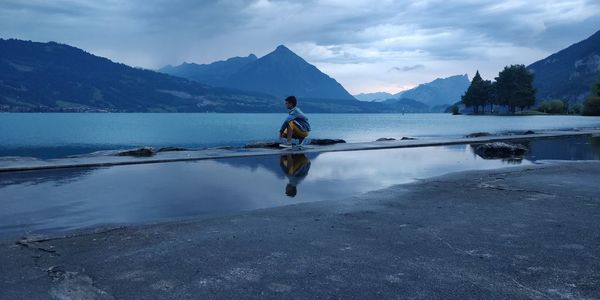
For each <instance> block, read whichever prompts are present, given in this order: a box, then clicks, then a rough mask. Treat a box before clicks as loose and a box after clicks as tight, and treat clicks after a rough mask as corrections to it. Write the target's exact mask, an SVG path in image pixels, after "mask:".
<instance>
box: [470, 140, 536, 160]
mask: <svg viewBox="0 0 600 300" xmlns="http://www.w3.org/2000/svg"><path fill="white" fill-rule="evenodd" d="M527 151H528V149H527V147H525V146H523V145H520V144H509V143H504V142H494V143H486V144H483V145H479V146H477V147H476V148H475V153H476V154H477V155H479V156H481V157H482V158H484V159H494V158H511V157H518V156H522V155H524V154H525V153H527Z"/></svg>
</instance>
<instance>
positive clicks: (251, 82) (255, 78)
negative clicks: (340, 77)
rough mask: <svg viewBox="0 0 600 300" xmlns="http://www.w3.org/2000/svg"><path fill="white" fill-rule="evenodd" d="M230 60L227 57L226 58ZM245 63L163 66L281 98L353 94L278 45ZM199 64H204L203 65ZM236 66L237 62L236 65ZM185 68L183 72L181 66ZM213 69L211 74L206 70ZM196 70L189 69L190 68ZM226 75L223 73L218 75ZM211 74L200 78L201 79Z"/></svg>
mask: <svg viewBox="0 0 600 300" xmlns="http://www.w3.org/2000/svg"><path fill="white" fill-rule="evenodd" d="M225 62H229V60H227V61H225ZM244 62H247V63H246V64H245V65H243V66H241V67H240V68H239V69H237V70H234V71H233V72H230V73H228V72H229V71H231V70H233V69H235V68H229V69H228V71H222V67H223V66H227V67H230V66H231V65H232V64H230V63H227V64H225V63H223V62H216V63H212V64H209V65H196V67H194V68H190V66H189V64H188V65H187V66H186V65H180V66H177V67H170V68H163V69H161V71H164V72H166V73H168V74H172V75H179V76H184V77H185V78H188V79H192V80H198V81H200V82H203V83H211V82H212V83H213V84H214V85H215V86H222V87H228V88H236V89H240V90H247V91H255V92H261V93H267V94H271V95H274V96H276V97H279V98H282V97H285V96H289V95H295V96H298V97H300V98H313V99H316V98H319V99H346V100H354V97H352V95H350V94H349V93H348V91H346V90H345V89H344V87H343V86H342V85H341V84H339V83H338V82H337V81H335V79H333V78H331V77H329V76H328V75H327V74H324V73H323V72H321V71H319V69H317V67H315V66H313V65H311V64H309V63H308V62H306V61H305V60H304V59H302V58H301V57H300V56H298V55H296V54H295V53H294V52H292V51H291V50H290V49H288V48H286V47H285V46H283V45H281V46H278V47H277V48H276V49H275V50H274V51H273V52H271V53H269V54H267V55H265V56H263V57H261V58H259V59H256V60H253V61H250V62H248V60H245V61H244ZM198 66H204V67H202V68H200V67H198ZM237 66H239V65H238V64H236V65H235V67H237ZM186 68H187V69H188V71H183V70H184V69H186ZM209 68H210V69H211V70H212V74H209V73H208V72H206V70H208V69H209ZM192 69H193V70H197V73H196V71H191V72H190V71H189V70H192ZM221 74H226V76H221ZM209 77H213V78H214V79H208V80H206V79H205V80H204V81H202V80H201V79H202V78H209Z"/></svg>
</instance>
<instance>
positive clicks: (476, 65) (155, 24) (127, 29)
mask: <svg viewBox="0 0 600 300" xmlns="http://www.w3.org/2000/svg"><path fill="white" fill-rule="evenodd" d="M598 29H600V3H599V2H598V1H595V0H589V1H588V0H557V1H550V2H548V1H533V0H529V1H524V0H506V1H498V0H480V1H472V0H457V1H441V0H426V1H408V0H407V1H392V0H382V1H377V2H374V1H367V0H345V1H342V0H320V1H318V0H308V1H291V0H290V1H287V0H273V1H267V0H229V1H220V0H206V1H192V0H172V1H167V0H131V1H116V0H98V1H84V0H56V1H44V0H29V1H20V0H4V1H0V36H1V37H4V38H8V37H15V38H22V39H31V40H36V41H50V40H54V41H58V42H63V43H67V44H71V45H74V46H77V47H80V48H83V49H84V50H87V51H89V52H92V53H95V54H98V55H102V56H107V57H109V58H110V59H112V60H115V61H119V62H123V63H127V64H130V65H133V66H139V67H145V68H159V67H161V66H163V65H166V64H179V63H181V62H183V61H188V62H197V63H208V62H212V61H215V60H221V59H226V58H228V57H232V56H246V55H248V54H249V53H254V54H256V55H258V56H261V55H264V54H266V53H268V52H270V51H272V50H273V49H274V48H275V47H276V46H277V45H279V44H285V45H287V46H288V47H290V48H291V49H292V50H293V51H295V52H296V53H298V54H299V55H301V56H302V57H304V58H305V59H306V60H307V61H309V62H310V63H313V64H315V65H316V66H317V67H318V68H320V69H321V70H323V71H325V72H326V73H328V74H329V75H331V76H332V77H334V78H336V79H337V80H338V81H339V82H340V83H342V84H343V85H344V86H345V87H346V88H347V89H349V90H350V91H351V92H352V93H358V92H374V91H377V90H376V89H379V88H385V89H386V90H385V91H388V92H397V91H398V90H399V89H402V88H404V87H407V86H414V85H416V84H419V83H422V82H427V81H430V80H433V79H435V78H437V77H445V76H450V75H455V74H464V73H470V74H471V75H473V73H474V71H475V70H477V69H479V70H480V72H481V73H482V76H484V77H487V78H491V77H493V76H495V75H496V74H497V72H498V71H499V70H500V69H501V68H502V67H503V66H504V65H507V64H512V63H523V64H529V63H532V62H534V61H536V60H538V59H541V58H544V57H545V56H547V55H549V54H551V53H553V52H555V51H558V50H560V49H563V48H565V47H567V46H568V45H570V44H572V43H575V42H577V41H580V40H582V39H584V38H586V37H588V36H589V35H591V34H593V33H594V32H595V31H597V30H598ZM416 65H423V66H425V65H426V66H427V68H426V69H425V68H416V69H412V70H410V72H407V71H408V70H407V71H403V72H389V70H390V66H401V67H399V68H400V69H402V70H403V68H405V67H411V66H416ZM392 68H393V67H392Z"/></svg>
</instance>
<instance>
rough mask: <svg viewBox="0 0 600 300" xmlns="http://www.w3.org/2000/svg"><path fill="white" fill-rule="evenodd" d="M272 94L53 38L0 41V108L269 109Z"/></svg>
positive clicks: (275, 102) (272, 104)
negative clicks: (133, 62) (118, 59)
mask: <svg viewBox="0 0 600 300" xmlns="http://www.w3.org/2000/svg"><path fill="white" fill-rule="evenodd" d="M280 105H281V103H280V101H279V100H276V99H275V98H274V97H273V96H271V95H267V94H263V93H256V92H248V91H240V90H234V89H226V88H215V87H211V86H208V85H204V84H201V83H198V82H195V81H190V80H187V79H184V78H180V77H175V76H170V75H166V74H162V73H158V72H154V71H150V70H143V69H138V68H132V67H129V66H126V65H124V64H119V63H115V62H112V61H110V60H109V59H106V58H103V57H98V56H95V55H92V54H90V53H87V52H85V51H83V50H81V49H78V48H75V47H71V46H68V45H64V44H58V43H55V42H49V43H37V42H31V41H22V40H15V39H9V40H4V39H0V111H86V112H87V111H112V112H206V111H208V112H228V111H237V110H249V111H254V112H267V111H275V110H277V109H278V108H279V106H280Z"/></svg>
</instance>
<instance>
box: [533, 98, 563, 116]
mask: <svg viewBox="0 0 600 300" xmlns="http://www.w3.org/2000/svg"><path fill="white" fill-rule="evenodd" d="M537 110H538V111H540V112H543V113H547V114H564V113H566V112H567V111H568V107H567V106H566V105H565V102H564V101H562V100H550V101H544V102H542V103H540V105H539V106H538V109H537Z"/></svg>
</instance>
